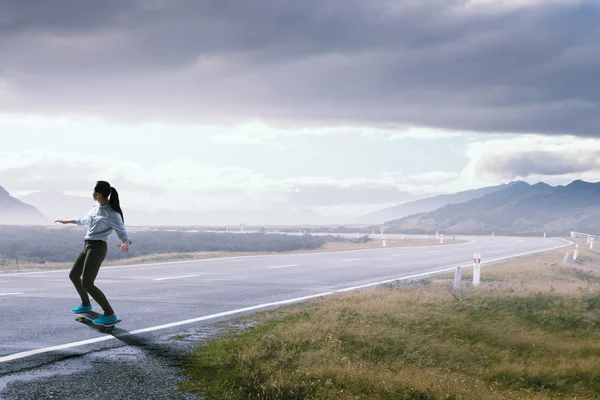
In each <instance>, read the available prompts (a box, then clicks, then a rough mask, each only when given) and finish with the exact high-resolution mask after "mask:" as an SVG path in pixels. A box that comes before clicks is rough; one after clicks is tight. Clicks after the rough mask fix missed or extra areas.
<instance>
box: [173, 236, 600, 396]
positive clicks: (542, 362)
mask: <svg viewBox="0 0 600 400" xmlns="http://www.w3.org/2000/svg"><path fill="white" fill-rule="evenodd" d="M582 247H583V246H582ZM565 252H566V249H565V250H564V251H563V250H556V251H551V252H547V253H543V254H540V255H536V256H530V257H526V258H520V259H515V260H512V261H509V262H506V263H503V264H497V265H494V266H484V267H483V268H482V279H483V280H484V282H483V284H482V285H481V286H479V287H477V288H473V287H470V286H468V285H467V289H466V290H465V291H463V292H459V293H455V292H452V291H450V289H449V287H450V284H449V282H448V281H447V280H444V279H435V280H434V279H430V280H426V281H421V282H417V283H410V284H408V285H406V284H405V285H395V286H387V287H383V288H377V289H370V290H364V291H361V292H354V293H345V294H339V295H335V296H332V297H329V298H325V299H318V300H314V301H310V302H307V303H304V304H298V305H293V306H289V307H284V308H279V309H276V310H272V311H267V312H263V313H260V314H257V315H254V316H251V317H245V319H246V320H248V319H249V318H250V320H251V321H254V324H253V325H252V326H251V327H250V328H246V329H240V330H233V331H231V332H230V333H228V334H227V335H225V336H223V337H221V338H218V339H215V340H212V341H210V342H209V343H208V344H207V345H205V346H202V347H199V348H197V349H196V350H195V351H194V352H193V353H192V354H190V355H189V356H188V357H187V358H186V359H185V362H184V371H185V374H186V376H187V377H188V380H186V381H183V382H181V383H180V384H179V389H180V390H183V391H188V392H192V393H195V394H197V395H200V396H204V397H205V398H206V399H265V400H266V399H382V400H384V399H390V400H391V399H394V400H398V399H413V400H417V399H419V400H426V399H427V400H429V399H477V400H480V399H553V398H565V399H566V398H568V399H574V398H577V399H597V398H600V253H597V252H592V251H590V250H585V251H582V252H581V257H582V258H583V263H582V264H581V265H578V264H571V263H562V262H561V261H562V258H563V256H564V253H565Z"/></svg>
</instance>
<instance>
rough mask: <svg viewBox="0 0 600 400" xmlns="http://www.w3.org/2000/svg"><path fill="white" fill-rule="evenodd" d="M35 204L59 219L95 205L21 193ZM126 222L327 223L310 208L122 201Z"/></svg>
mask: <svg viewBox="0 0 600 400" xmlns="http://www.w3.org/2000/svg"><path fill="white" fill-rule="evenodd" d="M21 200H23V201H24V202H26V203H29V204H33V205H34V206H36V207H37V208H38V209H40V210H41V211H42V212H43V213H44V214H45V215H47V216H49V217H50V219H52V220H53V221H54V220H56V219H76V218H79V217H82V216H84V215H86V214H87V212H88V211H89V210H90V209H91V208H92V206H93V205H94V200H92V198H91V196H90V197H89V198H87V197H80V196H73V195H68V194H64V193H61V192H58V191H42V192H36V193H32V194H29V195H27V196H23V197H21ZM122 207H123V213H124V214H125V223H126V225H128V226H132V225H134V226H173V225H178V226H185V225H188V226H189V225H214V224H217V225H221V226H223V225H239V224H241V223H245V224H246V225H250V224H252V225H269V224H282V225H310V224H312V225H316V224H323V223H325V222H326V221H325V218H324V217H323V216H321V215H320V214H319V213H317V212H316V211H314V210H312V209H310V208H300V209H296V210H289V209H287V208H285V207H277V208H272V209H268V210H227V211H205V210H198V211H194V210H191V211H175V210H162V211H159V212H144V211H140V210H137V209H136V208H134V207H128V206H127V205H126V204H123V205H122Z"/></svg>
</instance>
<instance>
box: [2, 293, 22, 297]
mask: <svg viewBox="0 0 600 400" xmlns="http://www.w3.org/2000/svg"><path fill="white" fill-rule="evenodd" d="M19 294H24V293H23V292H17V293H0V296H17V295H19Z"/></svg>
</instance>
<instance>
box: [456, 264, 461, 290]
mask: <svg viewBox="0 0 600 400" xmlns="http://www.w3.org/2000/svg"><path fill="white" fill-rule="evenodd" d="M461 280H462V268H461V267H456V270H455V271H454V290H460V281H461Z"/></svg>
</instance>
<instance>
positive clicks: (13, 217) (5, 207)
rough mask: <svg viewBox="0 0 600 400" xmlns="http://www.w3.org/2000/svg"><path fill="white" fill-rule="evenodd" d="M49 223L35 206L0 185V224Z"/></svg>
mask: <svg viewBox="0 0 600 400" xmlns="http://www.w3.org/2000/svg"><path fill="white" fill-rule="evenodd" d="M49 223H50V220H48V219H47V218H46V217H45V216H44V215H43V214H42V213H41V212H40V211H39V210H38V209H37V208H35V207H34V206H31V205H29V204H26V203H24V202H22V201H20V200H18V199H16V198H14V197H12V196H11V195H10V194H9V193H8V192H7V191H6V190H5V189H4V188H3V187H2V186H0V225H47V224H49Z"/></svg>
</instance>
